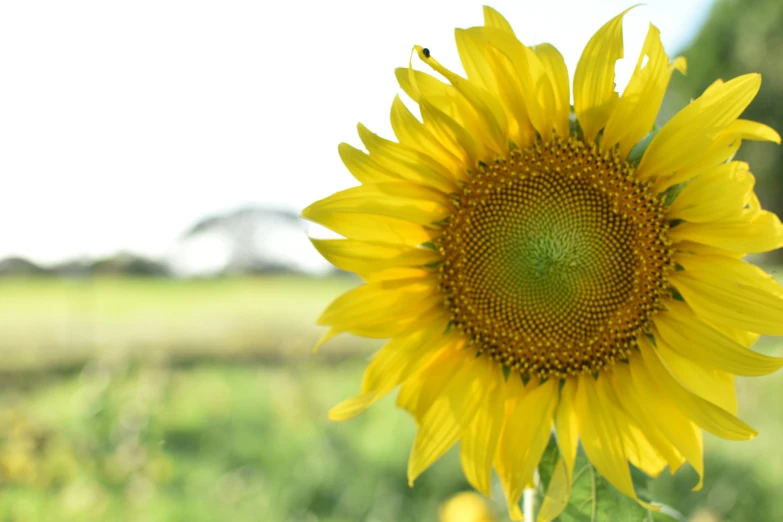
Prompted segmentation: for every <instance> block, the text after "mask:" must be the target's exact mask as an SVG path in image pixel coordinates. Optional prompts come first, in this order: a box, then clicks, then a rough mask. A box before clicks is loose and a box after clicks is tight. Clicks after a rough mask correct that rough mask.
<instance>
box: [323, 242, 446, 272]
mask: <svg viewBox="0 0 783 522" xmlns="http://www.w3.org/2000/svg"><path fill="white" fill-rule="evenodd" d="M310 242H312V243H313V246H314V247H315V248H316V250H318V252H319V253H320V254H321V255H322V256H324V257H325V258H326V260H327V261H329V262H330V263H332V264H333V265H334V266H336V267H337V268H341V269H343V270H346V271H348V272H355V273H357V274H367V273H370V272H377V271H380V270H385V269H387V268H392V267H408V266H413V267H418V266H424V265H427V264H431V263H436V262H438V261H440V260H441V259H442V256H441V254H440V253H439V252H436V251H434V250H430V249H425V248H411V247H408V246H404V245H392V244H389V243H374V242H369V241H356V240H353V239H313V238H310Z"/></svg>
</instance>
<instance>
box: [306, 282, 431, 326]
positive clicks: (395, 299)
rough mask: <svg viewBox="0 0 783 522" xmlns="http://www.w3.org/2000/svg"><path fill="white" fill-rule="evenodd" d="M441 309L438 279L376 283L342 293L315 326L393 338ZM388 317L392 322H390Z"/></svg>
mask: <svg viewBox="0 0 783 522" xmlns="http://www.w3.org/2000/svg"><path fill="white" fill-rule="evenodd" d="M440 308H442V304H441V298H440V295H439V292H438V291H437V280H436V279H433V278H432V277H430V278H428V279H413V280H405V279H400V280H393V281H379V282H373V283H368V284H365V285H361V286H358V287H356V288H354V289H352V290H349V291H348V292H346V293H344V294H342V295H341V296H340V297H338V298H337V299H335V300H334V301H333V302H332V303H331V304H330V305H329V306H328V307H327V308H326V310H324V312H323V313H322V314H321V317H319V318H318V324H322V325H328V326H332V327H333V328H334V329H336V330H337V331H340V332H344V331H347V332H351V333H354V334H356V335H364V334H367V333H370V335H368V337H378V338H384V337H393V336H394V335H397V334H400V333H403V332H406V331H411V330H412V329H414V325H416V324H419V323H420V322H421V320H422V316H423V315H424V314H426V313H427V312H429V311H430V310H432V309H440ZM389 317H395V320H394V321H390V320H389ZM360 332H361V333H360Z"/></svg>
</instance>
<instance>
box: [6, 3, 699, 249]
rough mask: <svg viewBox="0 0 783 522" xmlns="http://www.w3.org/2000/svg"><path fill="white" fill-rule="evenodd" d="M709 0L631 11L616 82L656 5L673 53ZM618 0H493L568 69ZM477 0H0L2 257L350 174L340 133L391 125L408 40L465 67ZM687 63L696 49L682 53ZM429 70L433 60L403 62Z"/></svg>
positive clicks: (190, 216) (279, 196) (75, 244)
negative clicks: (460, 42)
mask: <svg viewBox="0 0 783 522" xmlns="http://www.w3.org/2000/svg"><path fill="white" fill-rule="evenodd" d="M711 3H712V2H711V0H648V3H647V5H645V6H642V7H639V8H637V9H634V10H632V11H631V13H630V14H629V15H628V16H627V17H626V22H625V25H624V29H625V41H626V54H625V56H626V59H625V60H623V61H622V62H621V63H619V64H618V69H617V75H618V78H617V83H618V87H620V88H621V87H622V86H624V84H625V82H626V81H627V78H628V76H629V75H630V69H632V67H633V65H634V64H635V62H636V57H637V55H638V52H639V49H640V48H641V44H642V41H643V39H644V36H645V34H646V31H647V26H648V24H649V23H650V22H652V23H654V24H655V25H656V26H657V27H658V28H659V29H660V30H661V38H662V40H663V43H664V46H665V47H666V49H667V50H668V51H669V53H670V55H672V54H674V53H675V52H676V51H677V50H678V49H680V48H682V47H683V46H684V45H686V44H687V42H688V41H689V39H690V38H692V37H693V36H694V35H695V33H696V31H697V30H698V28H699V26H700V24H701V23H702V22H703V21H704V19H705V17H706V15H707V14H708V11H709V7H710V5H711ZM629 5H631V2H629V1H628V0H625V1H620V0H602V1H584V0H570V1H567V0H549V1H547V2H541V1H539V2H532V1H529V0H524V1H523V0H497V1H495V2H494V3H492V6H493V7H495V8H496V9H497V10H499V11H500V12H501V13H503V14H504V16H505V17H506V18H507V19H508V20H509V21H510V22H511V24H512V26H513V27H514V29H515V31H516V34H517V36H518V37H519V38H520V39H521V40H522V41H523V42H524V43H525V44H527V45H532V44H536V43H541V42H545V41H547V42H550V43H552V44H554V45H555V46H556V47H558V49H559V50H560V51H561V53H562V54H563V55H564V57H565V60H566V64H567V65H568V68H569V72H570V74H571V75H573V71H574V68H575V66H576V63H577V61H578V59H579V56H580V54H581V51H582V48H583V47H584V44H585V43H586V42H587V40H588V39H589V38H590V36H591V35H592V34H593V33H594V32H595V31H596V30H597V29H598V28H599V27H600V26H601V25H603V24H604V23H605V22H606V21H608V20H609V19H610V18H612V17H613V16H615V15H616V14H618V13H619V12H621V11H622V10H623V9H625V8H626V7H628V6H629ZM481 6H482V2H468V1H463V0H459V1H455V0H451V1H449V0H439V1H422V0H419V1H413V0H395V1H392V2H378V1H366V0H356V1H343V0H332V1H329V2H322V1H321V2H316V1H315V0H312V1H310V2H302V1H298V2H297V1H288V2H265V1H259V0H256V1H240V0H226V1H221V2H218V1H212V2H205V1H200V0H187V1H175V0H153V1H149V0H135V1H133V2H107V1H105V0H96V1H83V0H71V1H68V2H62V1H60V0H54V1H52V0H40V1H36V2H2V3H0V78H2V80H0V176H2V185H1V186H2V190H1V191H0V224H2V225H0V257H6V256H9V255H20V256H24V257H27V258H29V259H32V260H34V261H37V262H39V263H53V262H58V261H61V260H65V259H71V258H82V257H99V256H105V255H111V254H113V253H115V252H118V251H132V252H136V253H139V254H143V255H148V256H152V257H160V256H163V255H165V254H166V252H168V251H170V249H171V247H172V245H173V243H174V242H175V241H176V239H177V238H178V237H180V236H181V235H182V234H183V232H184V231H185V230H186V229H187V228H189V227H190V226H191V225H192V224H193V223H195V222H196V221H197V220H199V219H200V218H202V217H204V216H205V215H212V214H216V213H221V212H226V211H230V210H234V209H236V208H238V207H242V206H246V205H267V206H272V207H275V208H283V209H290V210H295V211H297V210H301V209H302V208H303V207H305V206H306V205H307V204H309V203H310V202H312V201H315V200H317V199H320V198H323V197H325V196H327V195H329V194H331V193H332V192H335V191H337V190H341V189H344V188H347V187H349V186H352V185H355V184H356V182H355V181H354V180H353V178H352V177H351V176H350V175H349V174H348V172H347V171H346V170H345V168H344V167H343V166H342V164H341V163H340V159H339V157H338V154H337V144H338V143H340V142H342V141H345V142H348V143H351V144H353V145H355V146H361V144H360V142H359V139H358V137H357V135H356V124H357V123H358V122H362V123H364V124H365V125H367V126H368V127H369V128H370V129H371V130H373V131H374V132H376V133H378V134H380V135H382V136H385V137H387V138H393V134H392V132H391V126H390V124H389V123H388V115H389V108H390V106H391V102H392V99H393V98H394V95H395V94H397V93H399V92H400V90H399V88H398V86H397V84H396V81H395V78H394V69H395V68H396V67H400V66H405V65H407V63H408V58H409V56H410V51H411V48H412V46H413V45H414V44H420V45H423V46H425V47H428V48H429V49H430V50H431V51H432V53H433V55H434V56H436V57H437V58H438V60H439V61H440V62H441V63H443V64H444V65H446V66H447V67H450V68H451V69H452V70H455V71H461V68H460V66H459V60H458V56H457V52H456V47H455V45H454V40H453V30H454V28H455V27H471V26H474V25H480V24H481V23H482V7H481ZM690 66H691V67H694V66H698V65H697V64H690ZM414 67H417V68H420V69H423V70H426V66H422V65H421V64H418V65H416V64H414Z"/></svg>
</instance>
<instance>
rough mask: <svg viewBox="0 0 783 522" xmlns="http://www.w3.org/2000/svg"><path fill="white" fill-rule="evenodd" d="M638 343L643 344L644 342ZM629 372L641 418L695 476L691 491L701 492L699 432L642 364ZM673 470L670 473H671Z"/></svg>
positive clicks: (633, 367)
mask: <svg viewBox="0 0 783 522" xmlns="http://www.w3.org/2000/svg"><path fill="white" fill-rule="evenodd" d="M640 342H644V339H642V340H641V341H640ZM630 370H631V379H632V381H633V383H634V388H633V389H634V392H635V394H636V395H637V396H638V397H639V402H640V404H641V405H642V407H643V408H644V412H645V414H646V415H648V416H649V418H650V419H651V420H652V421H653V423H654V424H655V426H657V427H658V429H660V431H661V432H662V433H663V435H664V436H665V437H666V439H667V440H668V441H669V442H671V444H672V445H673V446H674V447H675V448H676V449H677V451H678V452H679V453H680V454H681V455H682V456H683V457H684V458H685V460H686V461H687V462H688V463H689V464H690V465H691V466H692V467H693V469H694V470H695V471H696V473H698V474H699V482H698V484H696V486H695V487H694V488H693V489H694V490H698V489H701V486H702V480H703V477H704V449H703V444H702V434H701V430H700V429H699V428H698V427H697V426H696V425H695V424H694V423H693V422H692V421H691V420H690V419H689V418H688V417H687V416H685V415H684V414H683V413H682V411H680V409H679V407H678V405H677V404H676V403H674V402H673V401H672V400H671V398H670V397H669V396H668V395H667V394H665V393H664V390H663V389H662V388H661V387H660V385H659V384H658V383H657V382H656V381H655V380H653V379H652V377H651V376H650V373H649V372H648V371H646V368H645V365H644V364H632V365H630ZM674 469H676V468H673V469H672V473H673V472H674Z"/></svg>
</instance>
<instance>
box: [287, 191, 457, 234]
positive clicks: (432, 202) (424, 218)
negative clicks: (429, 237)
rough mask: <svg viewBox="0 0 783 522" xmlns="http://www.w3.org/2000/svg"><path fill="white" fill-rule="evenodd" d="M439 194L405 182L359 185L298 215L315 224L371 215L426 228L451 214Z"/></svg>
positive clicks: (327, 198) (335, 194) (442, 196)
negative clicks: (331, 217) (332, 217)
mask: <svg viewBox="0 0 783 522" xmlns="http://www.w3.org/2000/svg"><path fill="white" fill-rule="evenodd" d="M395 186H396V188H395ZM393 193H395V194H394V195H392V194H393ZM440 194H441V195H440V196H438V193H437V192H436V191H435V189H429V190H426V187H423V186H421V185H416V184H413V183H406V182H396V183H385V184H376V185H361V186H359V187H353V188H349V189H346V190H342V191H340V192H336V193H334V194H332V195H331V196H329V197H326V198H324V199H322V200H319V201H316V202H315V203H313V204H312V205H310V206H309V207H307V208H306V209H304V210H303V211H302V216H303V217H305V218H307V219H309V220H311V221H315V222H319V219H320V218H321V217H322V216H324V215H325V214H373V215H376V216H386V217H390V218H394V219H401V220H403V221H408V222H411V223H415V224H417V225H425V226H429V225H433V224H434V223H436V222H439V221H441V220H443V219H444V218H445V217H447V216H448V215H449V214H451V212H452V210H451V208H450V205H449V204H448V203H447V202H446V201H447V200H446V199H445V198H446V197H445V195H444V194H443V193H440ZM437 199H441V201H437Z"/></svg>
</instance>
